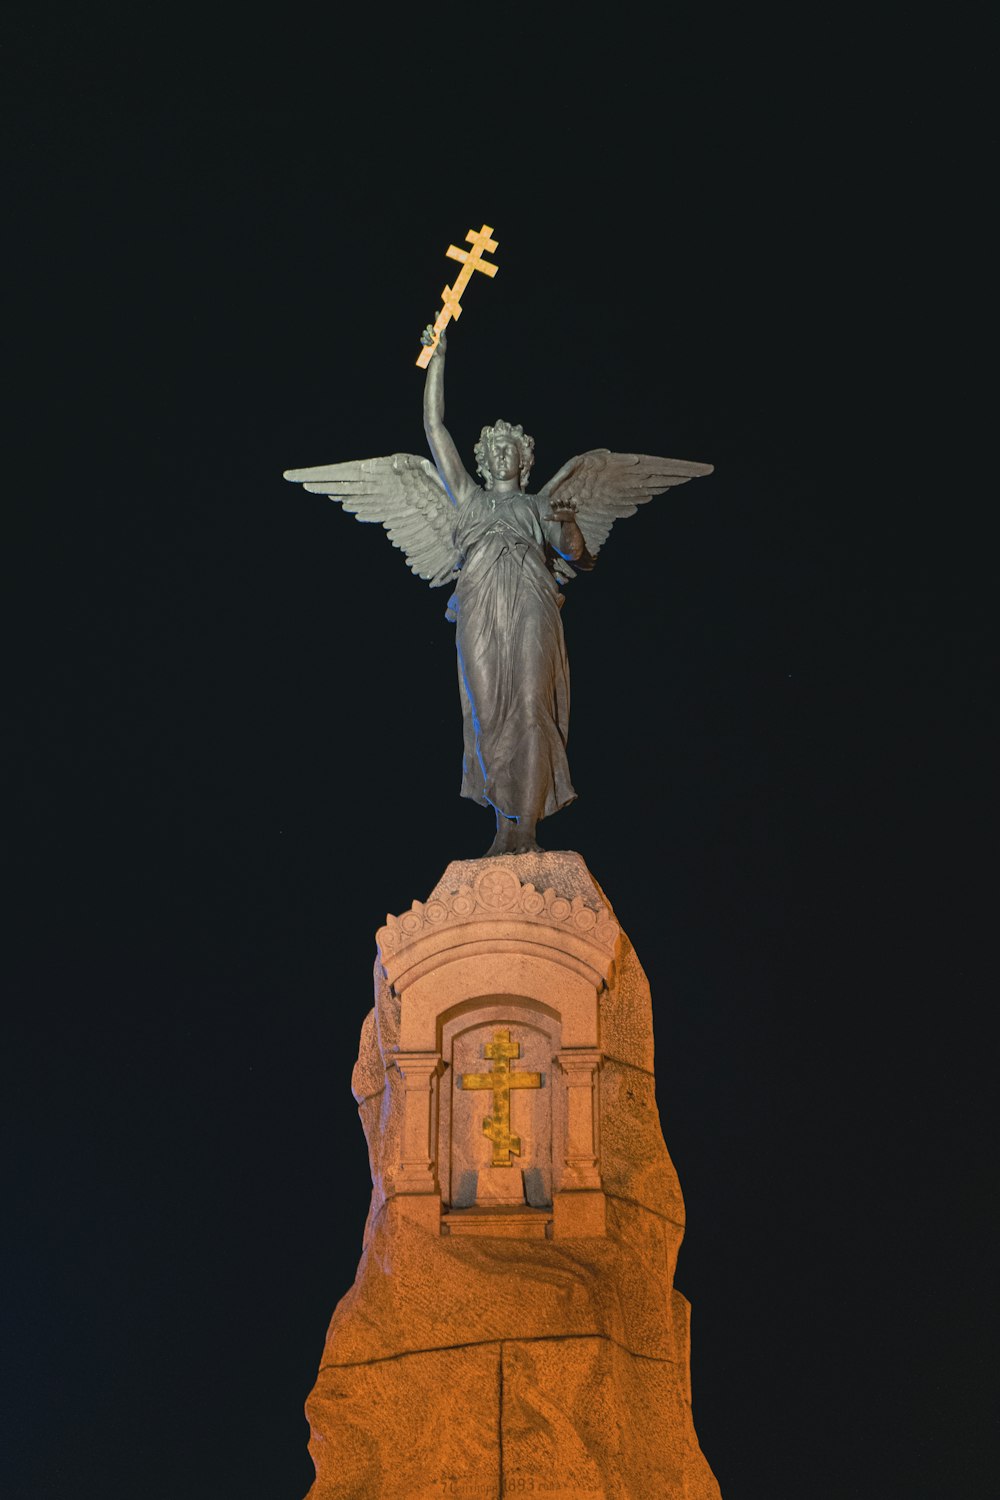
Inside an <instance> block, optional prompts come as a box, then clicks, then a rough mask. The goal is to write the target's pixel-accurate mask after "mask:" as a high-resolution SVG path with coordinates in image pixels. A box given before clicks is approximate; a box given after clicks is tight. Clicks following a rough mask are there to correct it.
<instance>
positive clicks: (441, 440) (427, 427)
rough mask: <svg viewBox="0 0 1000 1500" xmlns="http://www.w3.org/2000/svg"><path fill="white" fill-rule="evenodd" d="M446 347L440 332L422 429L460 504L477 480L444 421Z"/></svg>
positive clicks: (444, 481)
mask: <svg viewBox="0 0 1000 1500" xmlns="http://www.w3.org/2000/svg"><path fill="white" fill-rule="evenodd" d="M446 347H447V344H446V340H445V336H444V334H443V333H442V334H441V336H440V338H439V340H438V346H437V348H436V349H435V350H434V354H433V356H432V357H431V362H430V364H429V365H428V366H427V376H426V380H425V382H424V432H425V433H426V434H427V443H428V446H429V448H430V450H431V457H432V458H433V459H434V463H435V466H436V468H437V471H438V473H439V474H440V476H441V482H442V484H443V485H444V487H445V489H446V490H447V491H448V495H449V498H450V499H451V503H452V505H461V504H462V503H463V501H465V500H466V499H467V498H468V495H469V492H470V491H471V490H474V489H475V487H476V482H475V480H474V479H473V478H472V476H471V475H470V474H469V473H468V471H467V470H466V468H465V465H464V464H463V463H462V460H461V459H460V458H459V456H458V449H457V448H456V447H455V443H454V441H453V439H452V436H451V433H450V432H449V431H448V429H447V427H446V426H445V425H444V354H445V349H446Z"/></svg>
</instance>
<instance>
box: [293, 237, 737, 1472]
mask: <svg viewBox="0 0 1000 1500" xmlns="http://www.w3.org/2000/svg"><path fill="white" fill-rule="evenodd" d="M491 232H492V231H490V233H491ZM482 233H483V234H484V235H485V234H486V229H485V226H484V230H483V232H482ZM468 238H469V240H470V242H472V241H473V239H474V237H473V236H472V235H471V234H470V235H469V237H468ZM491 243H492V242H491ZM447 291H448V289H447V288H446V292H447ZM445 321H446V320H445ZM440 323H441V315H439V324H440ZM440 334H441V329H440V328H438V329H437V336H434V337H433V343H434V346H435V347H434V350H433V354H432V356H431V357H430V359H429V364H428V374H427V380H426V387H425V398H424V415H425V426H426V430H427V435H428V439H429V441H430V446H431V452H432V454H433V456H434V461H435V462H434V465H431V464H429V463H428V462H427V461H426V460H425V459H421V458H417V457H414V456H412V455H409V454H395V455H393V456H392V457H389V458H381V459H370V460H367V461H362V462H359V463H344V464H335V465H332V466H330V467H327V468H318V469H298V470H293V471H290V472H289V474H288V475H287V476H286V477H288V478H290V479H294V480H299V481H302V482H304V483H305V485H306V488H308V489H312V490H317V491H319V492H320V493H324V494H329V495H332V496H333V497H335V498H337V499H339V500H341V501H342V502H343V504H344V506H345V509H348V510H351V511H354V512H355V513H356V514H357V516H358V518H359V520H365V521H380V522H381V523H382V524H383V525H384V526H385V528H386V529H387V530H388V532H389V535H390V538H391V539H392V541H393V542H394V543H395V544H396V545H397V546H399V547H401V548H402V549H403V550H404V551H405V553H406V556H407V561H408V562H409V564H410V566H411V567H412V568H413V570H414V571H415V572H416V573H418V574H419V575H420V576H421V577H424V578H427V579H429V580H430V582H431V583H432V584H435V585H437V584H444V583H450V584H452V585H453V586H454V593H453V596H452V598H451V601H450V604H449V615H450V617H451V618H453V619H454V620H455V621H456V624H457V639H458V661H459V684H460V693H461V698H462V707H463V713H464V720H465V761H464V769H463V782H462V792H463V794H464V795H465V796H468V797H472V798H474V799H475V800H476V801H477V802H480V803H483V804H484V805H487V806H490V807H492V808H493V809H494V811H495V813H496V824H497V831H496V838H495V839H494V842H493V845H492V847H491V849H490V850H489V853H488V854H487V855H486V856H485V857H483V858H481V859H473V860H459V861H455V862H453V863H451V864H449V865H448V867H447V869H446V870H445V872H444V875H443V876H442V878H441V880H440V881H439V882H438V884H437V886H436V887H435V888H434V890H433V891H432V892H431V894H430V896H429V898H428V899H427V900H426V901H423V902H421V901H415V902H414V903H413V905H412V907H411V908H410V910H409V911H407V912H404V913H403V914H402V915H400V916H398V917H388V918H387V920H386V925H385V926H384V927H383V928H382V929H381V930H380V931H379V933H378V937H377V948H378V951H377V959H376V963H375V1006H374V1008H373V1009H372V1010H371V1011H370V1012H369V1014H368V1016H367V1018H366V1019H365V1022H364V1024H363V1026H362V1029H361V1044H360V1051H359V1056H358V1061H357V1065H356V1067H355V1070H354V1078H353V1091H354V1095H355V1098H356V1099H357V1101H358V1107H359V1110H360V1113H361V1120H362V1124H363V1126H364V1130H365V1135H366V1137H367V1140H368V1150H369V1156H370V1160H371V1173H372V1182H373V1192H372V1203H371V1211H370V1213H369V1216H368V1223H367V1225H366V1228H365V1235H364V1248H363V1252H362V1256H361V1261H360V1264H359V1266H358V1271H357V1276H356V1279H355V1282H354V1285H353V1287H352V1288H351V1290H350V1291H349V1292H347V1294H346V1295H345V1296H344V1297H343V1298H342V1299H341V1301H340V1302H339V1304H338V1306H337V1308H336V1311H335V1312H334V1316H333V1322H332V1324H331V1326H330V1331H329V1335H328V1338H327V1344H326V1350H325V1352H324V1355H323V1361H322V1365H321V1368H320V1372H319V1378H318V1380H317V1383H316V1387H315V1389H314V1391H313V1393H312V1395H311V1397H310V1399H309V1403H308V1407H307V1410H308V1415H309V1420H310V1424H311V1429H312V1438H311V1442H310V1450H311V1452H312V1455H313V1459H314V1462H315V1465H316V1482H315V1484H314V1485H313V1487H312V1489H311V1490H310V1493H309V1500H431V1497H435V1500H436V1497H440V1496H446V1495H447V1496H456V1497H462V1500H487V1497H488V1500H494V1497H496V1500H501V1497H503V1496H509V1495H520V1494H527V1493H532V1494H539V1495H556V1496H559V1497H561V1500H578V1497H581V1500H582V1497H584V1496H586V1497H588V1500H593V1497H604V1500H612V1497H614V1500H682V1497H683V1500H719V1488H718V1485H717V1484H716V1481H715V1479H714V1477H713V1475H712V1472H711V1470H710V1468H709V1466H708V1464H707V1462H706V1461H705V1458H704V1456H703V1454H702V1453H701V1450H700V1448H699V1446H698V1439H697V1437H696V1435H695V1430H694V1425H693V1421H692V1416H691V1397H690V1388H689V1375H688V1370H689V1360H688V1355H689V1343H688V1311H689V1310H688V1304H687V1302H686V1301H685V1299H684V1298H683V1297H682V1296H681V1295H680V1293H679V1292H677V1291H675V1290H674V1285H673V1277H674V1267H675V1264H676V1259H677V1252H678V1249H679V1246H680V1242H681V1237H682V1235H683V1225H684V1207H683V1202H682V1199H681V1193H680V1187H679V1184H678V1181H677V1175H676V1173H675V1171H674V1168H673V1165H672V1163H671V1161H670V1157H669V1155H668V1153H667V1148H666V1146H665V1144H664V1140H663V1135H662V1133H661V1129H660V1121H659V1115H658V1112H657V1106H656V1097H655V1088H654V1075H653V1032H652V1011H651V1005H650V995H649V986H648V984H647V981H646V978H645V975H644V974H643V972H642V969H641V967H640V964H639V961H638V959H637V957H636V955H635V952H634V950H633V948H632V946H631V944H630V942H629V941H628V939H627V938H626V936H625V934H624V933H623V932H622V931H621V929H620V928H619V926H618V924H617V922H616V920H615V917H614V913H613V911H612V909H611V906H610V904H609V902H608V900H607V898H606V896H605V895H604V893H603V892H602V891H601V889H600V888H599V887H598V885H597V883H596V882H595V881H594V879H593V877H592V876H591V874H590V872H589V871H588V869H587V867H586V865H585V864H584V861H583V859H582V858H581V857H580V855H579V854H575V853H570V852H563V853H543V852H542V851H540V850H539V849H538V846H537V844H536V842H535V828H536V824H537V823H538V821H539V820H540V819H542V818H543V817H547V816H549V815H550V814H551V813H553V812H556V811H557V810H558V809H559V808H560V807H563V806H564V805H565V804H566V803H567V802H568V801H570V800H571V799H572V798H573V796H574V795H575V793H574V791H573V788H572V785H571V783H570V779H569V770H568V766H567V761H566V735H567V727H568V711H569V676H568V668H567V663H566V651H565V646H564V643H563V634H562V627H561V623H560V618H559V606H560V604H561V602H562V600H561V597H560V585H561V583H563V582H565V581H566V580H567V579H569V578H571V577H573V576H574V571H575V570H576V569H578V568H580V567H588V568H589V567H590V566H592V564H593V559H594V557H595V556H596V554H597V552H598V551H599V549H600V547H601V545H602V543H603V542H604V541H605V539H606V537H607V535H608V532H609V531H610V529H611V526H612V523H613V522H614V521H615V520H616V519H617V518H619V517H622V516H627V515H631V514H632V513H633V512H634V511H635V508H636V506H637V505H639V504H641V503H643V502H644V501H646V500H648V499H650V497H651V496H653V495H654V494H657V493H659V492H660V491H662V490H664V489H666V488H668V487H669V486H672V485H675V484H680V483H683V482H684V480H685V479H689V478H692V477H694V476H695V475H699V474H707V473H709V472H711V471H710V467H709V466H708V465H706V464H695V463H682V462H679V461H676V460H672V459H658V458H647V457H642V456H638V455H630V454H614V453H608V452H606V451H604V450H598V451H596V452H592V453H586V454H583V455H582V456H581V457H579V458H575V459H571V460H570V462H569V463H567V464H565V465H564V466H563V468H562V469H560V470H559V472H558V474H557V475H556V476H555V478H554V479H553V480H551V481H550V482H549V484H547V485H546V486H545V487H544V488H543V489H542V490H541V491H540V492H539V494H538V495H537V496H533V495H530V494H528V493H527V492H526V489H525V485H526V482H527V477H528V470H529V468H530V465H531V457H532V446H533V445H532V440H531V439H530V438H528V437H526V436H525V435H524V433H523V432H522V430H521V429H520V427H512V426H510V425H509V424H507V423H504V422H500V423H497V424H496V426H495V427H493V428H484V429H483V435H482V438H481V440H480V443H479V444H478V445H477V448H476V456H477V461H478V466H479V473H480V474H481V476H482V478H483V487H482V488H480V487H479V486H478V485H477V484H476V483H475V482H474V480H473V479H472V478H471V477H470V475H469V474H468V473H467V472H466V470H465V469H464V467H463V465H462V463H461V460H460V459H459V456H458V452H457V449H456V448H455V445H454V443H453V442H452V440H451V438H450V437H449V435H448V433H447V431H446V429H445V427H444V424H443V416H444V396H443V375H444V347H445V341H444V338H443V337H442V336H440ZM431 338H432V335H431V332H430V331H428V342H431Z"/></svg>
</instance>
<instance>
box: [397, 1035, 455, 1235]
mask: <svg viewBox="0 0 1000 1500" xmlns="http://www.w3.org/2000/svg"><path fill="white" fill-rule="evenodd" d="M395 1062H396V1067H397V1068H398V1069H399V1073H400V1077H401V1078H402V1080H403V1089H404V1094H403V1125H402V1130H401V1132H400V1147H399V1167H398V1168H397V1170H396V1174H395V1183H394V1186H395V1202H396V1205H397V1207H398V1208H399V1210H400V1212H402V1213H404V1214H406V1216H407V1218H410V1219H416V1220H417V1221H418V1222H419V1223H421V1224H423V1225H425V1226H426V1227H427V1228H428V1229H433V1230H435V1231H436V1230H438V1228H439V1226H440V1222H441V1189H440V1186H439V1184H438V1177H437V1160H436V1156H437V1153H436V1151H435V1142H434V1135H435V1131H434V1080H435V1079H436V1078H437V1076H438V1074H439V1073H440V1072H441V1071H442V1070H443V1064H442V1060H441V1054H440V1052H397V1053H396V1054H395Z"/></svg>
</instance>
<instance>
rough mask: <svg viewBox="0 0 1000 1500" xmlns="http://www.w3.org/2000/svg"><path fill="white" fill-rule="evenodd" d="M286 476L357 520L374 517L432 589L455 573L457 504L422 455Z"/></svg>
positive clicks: (324, 466) (395, 456)
mask: <svg viewBox="0 0 1000 1500" xmlns="http://www.w3.org/2000/svg"><path fill="white" fill-rule="evenodd" d="M284 477H285V478H286V479H291V480H292V481H293V482H295V483H297V484H301V485H303V486H304V487H305V488H306V489H307V490H312V491H313V492H314V493H315V494H317V495H329V496H330V498H331V499H332V500H339V501H340V503H341V504H342V505H343V507H344V509H345V510H349V511H350V512H351V513H352V515H355V516H357V518H358V520H359V521H378V522H379V523H380V524H381V525H382V526H384V527H385V529H386V531H387V532H388V533H389V540H390V541H391V542H392V544H393V546H394V547H398V548H399V549H400V550H401V551H402V552H405V554H406V561H407V562H408V563H409V565H410V567H411V568H412V569H413V571H414V573H416V575H417V577H418V578H426V579H427V580H428V581H429V583H430V585H431V588H439V587H440V586H441V584H443V583H449V582H450V581H451V579H452V578H454V577H455V576H456V573H457V571H458V569H457V563H458V560H459V555H458V552H457V551H456V548H455V543H454V539H453V536H452V527H453V525H454V521H455V507H454V505H453V504H452V502H451V500H450V498H449V496H448V491H447V490H446V489H445V487H444V485H443V484H442V483H441V480H440V479H439V478H438V472H437V470H436V469H435V467H434V465H433V464H432V463H429V462H428V461H427V459H426V458H417V456H416V455H415V454H413V453H391V454H389V456H388V457H387V458H363V459H359V460H357V461H356V462H354V463H346V464H321V465H320V467H319V468H317V469H286V470H285V476H284Z"/></svg>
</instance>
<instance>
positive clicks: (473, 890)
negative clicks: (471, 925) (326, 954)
mask: <svg viewBox="0 0 1000 1500" xmlns="http://www.w3.org/2000/svg"><path fill="white" fill-rule="evenodd" d="M491 919H492V920H495V921H498V922H507V923H509V922H511V921H512V920H513V921H515V922H528V923H531V924H534V925H537V926H539V927H548V928H549V929H552V930H555V931H556V932H559V931H564V932H567V933H572V934H574V935H576V936H578V937H581V938H584V939H586V940H588V941H589V942H591V943H594V944H596V945H597V947H599V948H601V949H603V950H604V951H605V952H606V953H608V954H609V955H611V954H613V953H614V949H615V944H616V942H617V941H618V933H619V927H618V923H617V922H616V921H615V920H614V919H613V918H612V917H611V916H609V914H608V909H607V907H606V906H605V905H604V904H603V902H602V901H601V898H600V896H599V895H598V893H597V891H594V893H593V899H592V901H588V900H587V899H586V898H585V897H583V896H581V895H576V896H574V897H573V898H572V900H569V899H567V897H565V896H560V895H558V894H557V893H556V891H554V890H553V889H551V888H549V889H548V890H545V891H538V890H536V889H535V887H534V886H533V885H532V884H531V883H530V882H528V883H526V884H524V885H522V884H521V882H520V880H518V878H517V876H516V875H515V874H514V871H513V870H511V869H509V868H504V866H503V864H501V863H500V862H499V861H497V862H496V863H491V864H490V865H489V866H488V867H487V868H486V869H484V870H482V871H481V872H480V873H479V874H478V875H477V876H476V878H475V880H474V881H473V883H472V884H471V885H462V886H460V887H459V888H458V890H457V891H453V892H447V893H444V894H442V895H440V896H435V897H433V898H432V899H431V900H430V901H414V903H413V905H412V906H411V907H410V909H409V911H407V912H403V913H402V915H401V916H398V917H394V916H391V915H389V916H387V917H386V923H385V926H384V927H380V928H379V930H378V933H377V934H376V942H377V943H378V947H379V952H380V954H381V955H382V958H383V961H385V960H386V959H388V958H395V957H397V956H398V955H399V954H401V953H402V952H403V951H404V950H405V949H406V948H408V947H409V945H410V944H411V943H416V942H419V941H420V939H421V938H424V937H427V936H429V935H430V934H432V933H435V932H439V931H442V930H444V929H447V928H452V927H459V926H461V925H462V924H463V923H466V922H482V921H484V920H485V921H490V920H491Z"/></svg>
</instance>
